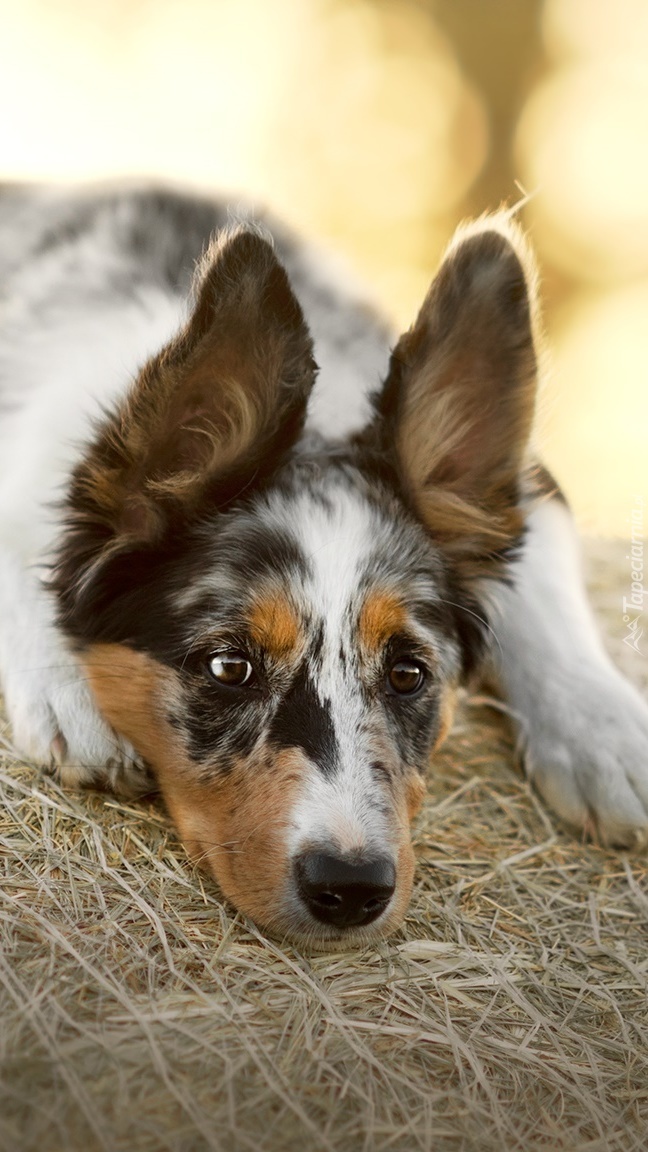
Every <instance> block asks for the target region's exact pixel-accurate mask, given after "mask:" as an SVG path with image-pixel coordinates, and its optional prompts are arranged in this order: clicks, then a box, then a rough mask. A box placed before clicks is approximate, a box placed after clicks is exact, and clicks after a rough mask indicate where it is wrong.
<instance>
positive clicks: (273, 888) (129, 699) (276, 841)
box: [83, 644, 309, 931]
mask: <svg viewBox="0 0 648 1152" xmlns="http://www.w3.org/2000/svg"><path fill="white" fill-rule="evenodd" d="M83 662H84V664H85V668H86V670H87V674H88V679H89V681H90V684H91V687H92V690H93V692H94V694H95V697H96V700H97V703H98V705H99V708H100V710H101V711H102V713H103V715H104V716H105V718H106V719H107V720H108V721H109V723H110V724H112V726H113V727H114V728H115V729H116V731H118V732H120V733H121V734H122V735H124V736H126V737H127V738H128V739H129V740H130V741H131V743H132V744H133V745H134V747H135V748H136V749H137V751H138V752H139V753H140V754H141V755H142V756H143V757H144V758H145V759H146V760H147V761H148V762H149V763H150V764H151V766H152V767H153V770H154V772H155V776H156V778H157V780H158V783H159V786H160V790H161V792H162V795H163V797H164V800H165V802H166V804H167V807H168V809H169V811H170V813H171V816H172V817H173V820H174V821H175V823H176V826H177V828H178V830H179V832H180V835H181V837H182V840H183V842H184V844H185V847H186V849H187V851H188V853H189V855H190V856H191V857H192V858H193V859H194V861H195V862H196V863H198V864H202V866H203V867H206V868H208V869H209V870H210V871H211V872H212V874H213V875H214V877H215V878H216V880H217V881H218V883H219V885H220V887H221V889H222V891H223V893H224V894H225V896H226V897H227V898H228V899H229V900H231V901H232V903H233V904H235V905H236V907H237V908H240V909H241V910H242V911H243V912H245V913H246V914H247V915H249V916H251V917H253V919H254V920H256V921H257V923H259V924H261V925H265V926H266V927H270V928H272V927H273V924H275V925H276V924H279V925H280V928H281V930H282V931H285V930H286V929H287V928H288V920H287V917H286V912H285V907H284V901H285V898H286V896H287V885H288V880H289V859H288V849H287V832H288V828H289V826H290V819H291V812H292V807H293V804H294V801H295V798H296V794H297V792H298V790H299V787H300V783H301V781H302V779H303V776H304V773H305V772H306V771H308V767H309V766H308V763H307V761H306V758H305V757H304V756H303V754H302V753H301V752H299V751H297V750H296V749H287V750H286V751H284V752H281V753H273V755H272V762H271V763H270V762H267V761H265V760H264V758H263V754H262V755H261V757H260V759H259V762H255V763H252V762H250V761H249V760H248V761H241V762H240V763H239V764H237V765H235V766H234V767H233V768H232V769H231V770H230V771H229V772H228V773H227V774H226V775H224V776H223V777H221V778H217V779H215V780H212V781H210V782H209V783H204V782H200V781H199V780H197V778H196V770H195V765H193V764H192V763H191V761H190V759H189V757H188V756H187V753H186V751H185V749H184V748H183V747H182V743H181V738H180V736H179V734H178V731H177V729H175V728H173V727H172V726H171V725H170V724H169V722H168V720H167V718H166V713H167V711H168V708H169V704H170V703H172V702H174V701H177V700H178V697H179V686H178V683H177V680H176V677H175V674H174V673H173V672H172V671H171V670H170V669H168V668H166V667H164V666H163V665H161V664H158V662H157V661H155V660H153V659H152V658H151V657H149V656H147V655H145V654H143V653H140V652H135V651H133V650H132V649H129V648H126V647H124V646H123V645H120V644H98V645H95V646H94V647H92V648H91V649H90V650H89V651H88V652H87V653H86V655H85V657H84V661H83ZM282 916H283V919H282Z"/></svg>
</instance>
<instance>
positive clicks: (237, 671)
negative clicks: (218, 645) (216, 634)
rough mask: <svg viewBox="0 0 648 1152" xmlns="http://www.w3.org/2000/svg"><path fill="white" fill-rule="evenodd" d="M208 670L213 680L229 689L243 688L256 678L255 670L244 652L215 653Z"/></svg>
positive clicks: (209, 659) (211, 657)
mask: <svg viewBox="0 0 648 1152" xmlns="http://www.w3.org/2000/svg"><path fill="white" fill-rule="evenodd" d="M207 669H208V672H209V675H210V676H211V677H212V679H213V680H217V681H218V683H219V684H225V685H226V687H227V688H242V687H243V685H244V684H249V683H250V681H251V680H252V679H253V678H254V668H253V667H252V665H251V664H250V661H249V660H248V658H247V656H245V655H244V654H243V652H214V653H213V654H212V655H211V656H210V657H209V658H208V660H207Z"/></svg>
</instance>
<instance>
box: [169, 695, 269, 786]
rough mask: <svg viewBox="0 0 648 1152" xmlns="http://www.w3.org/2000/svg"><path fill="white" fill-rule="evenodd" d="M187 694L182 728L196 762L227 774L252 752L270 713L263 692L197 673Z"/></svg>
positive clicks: (189, 750) (188, 747)
mask: <svg viewBox="0 0 648 1152" xmlns="http://www.w3.org/2000/svg"><path fill="white" fill-rule="evenodd" d="M185 693H186V694H185V700H186V708H185V710H184V715H183V718H182V728H183V730H184V732H185V734H186V747H187V752H188V753H189V756H190V757H191V759H192V760H193V761H194V762H195V763H197V764H209V766H210V774H214V773H224V772H228V771H229V770H230V769H231V767H232V765H233V763H234V761H235V760H240V759H244V758H245V757H247V756H250V755H251V753H252V751H253V749H254V746H255V745H256V743H257V741H258V739H259V736H260V735H261V732H262V730H263V726H264V721H265V718H266V716H267V705H266V701H265V698H264V696H263V695H262V694H261V693H260V692H258V691H255V690H254V689H246V688H240V689H236V688H223V687H221V686H219V685H217V684H211V683H210V682H209V681H208V680H207V677H206V676H204V677H201V676H200V675H199V674H197V675H195V676H194V677H192V678H191V683H189V684H186V686H185ZM264 705H266V706H265V707H264Z"/></svg>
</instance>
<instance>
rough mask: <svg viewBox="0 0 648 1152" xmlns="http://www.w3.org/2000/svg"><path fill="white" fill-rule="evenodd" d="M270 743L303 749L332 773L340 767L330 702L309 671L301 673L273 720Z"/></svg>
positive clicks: (326, 770) (319, 764) (322, 769)
mask: <svg viewBox="0 0 648 1152" xmlns="http://www.w3.org/2000/svg"><path fill="white" fill-rule="evenodd" d="M269 743H270V744H271V745H272V746H274V747H275V748H277V749H280V748H301V749H302V750H303V751H304V752H305V754H306V755H307V756H308V758H309V760H312V761H313V763H314V764H316V765H317V767H318V768H319V769H320V770H321V771H322V772H323V773H324V775H325V776H330V775H332V774H333V773H334V772H335V769H336V767H337V742H336V739H335V730H334V728H333V720H332V717H331V706H330V703H329V702H328V701H326V702H325V703H324V704H323V703H322V701H321V700H320V698H319V696H318V695H317V692H316V691H315V686H314V684H313V682H312V680H311V679H310V677H309V675H308V673H307V672H306V671H304V670H302V671H300V672H298V674H297V676H296V677H295V680H294V681H293V684H292V687H291V688H290V691H289V692H288V693H287V694H286V696H284V698H283V700H282V701H281V703H280V704H279V707H278V708H277V711H276V712H275V715H274V717H273V719H272V724H271V726H270V732H269Z"/></svg>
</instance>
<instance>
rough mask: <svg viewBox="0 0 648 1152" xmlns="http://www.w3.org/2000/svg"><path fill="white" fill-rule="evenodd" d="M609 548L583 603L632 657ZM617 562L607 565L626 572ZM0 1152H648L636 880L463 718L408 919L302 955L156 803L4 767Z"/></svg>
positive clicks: (643, 950) (500, 726)
mask: <svg viewBox="0 0 648 1152" xmlns="http://www.w3.org/2000/svg"><path fill="white" fill-rule="evenodd" d="M624 552H625V549H624V546H623V544H622V543H620V544H618V545H611V546H607V550H603V549H600V548H599V549H598V550H597V557H598V559H597V557H595V566H594V570H593V586H594V589H595V593H596V595H597V597H598V602H599V606H600V608H601V609H602V613H603V616H604V617H605V616H606V615H607V618H608V631H609V634H610V637H611V646H612V647H613V648H614V649H615V650H616V652H617V653H621V655H622V656H623V657H624V658H625V660H626V662H627V664H628V666H627V668H626V670H627V671H628V672H629V673H630V674H631V675H633V676H634V678H635V679H636V680H637V682H639V683H643V685H644V686H648V659H646V658H642V657H641V656H639V655H636V654H633V653H632V652H630V651H629V650H628V649H625V650H623V651H622V649H623V645H622V636H623V626H622V623H621V614H620V607H619V604H620V594H621V592H620V589H621V588H622V587H623V585H622V584H621V583H620V582H619V581H620V579H621V578H622V566H623V555H624ZM617 568H618V572H617ZM0 790H1V795H0V852H1V856H0V859H1V861H2V885H1V887H0V917H1V922H0V1063H1V1067H2V1076H1V1086H0V1147H1V1148H2V1149H3V1150H4V1149H6V1150H10V1152H23V1150H27V1149H38V1150H39V1152H54V1150H61V1152H77V1150H81V1149H83V1150H84V1152H87V1150H94V1149H109V1150H111V1152H112V1150H123V1152H139V1150H140V1149H141V1150H151V1152H159V1150H162V1149H172V1150H173V1152H198V1150H202V1149H224V1150H227V1152H230V1150H235V1152H238V1150H239V1149H241V1150H243V1149H251V1150H254V1152H256V1150H259V1152H266V1150H267V1152H292V1150H293V1149H294V1150H295V1152H304V1150H305V1149H308V1150H318V1152H319V1150H320V1149H321V1150H325V1149H330V1150H332V1149H335V1150H336V1152H347V1150H348V1152H357V1150H366V1152H374V1150H375V1152H378V1150H381V1152H382V1150H383V1149H384V1150H385V1152H387V1150H388V1149H389V1150H393V1152H410V1150H416V1149H426V1150H430V1152H432V1150H433V1152H446V1150H448V1152H450V1150H452V1152H459V1150H462V1152H469V1150H475V1152H488V1150H491V1149H492V1150H495V1149H497V1150H502V1149H504V1150H506V1152H514V1150H517V1149H520V1150H522V1149H524V1152H535V1150H539V1149H551V1150H552V1152H558V1150H562V1149H564V1150H569V1152H577V1150H579V1152H603V1150H608V1149H610V1150H611V1149H614V1150H618V1152H632V1150H637V1152H640V1150H644V1149H645V1148H646V1146H647V1145H648V883H647V880H648V877H647V870H648V863H647V861H646V859H645V858H644V859H642V858H637V857H630V856H626V855H617V854H614V853H611V852H607V851H604V850H602V849H600V848H597V847H595V846H591V845H587V846H584V845H580V844H578V843H575V842H574V841H573V839H572V838H571V837H570V836H569V834H568V833H565V832H564V831H562V830H561V829H559V828H557V827H555V826H554V823H553V821H552V819H551V817H550V816H549V815H547V813H546V812H545V811H544V810H543V808H542V806H541V805H540V804H539V803H538V802H537V800H536V799H535V797H534V795H533V793H532V792H531V791H530V789H529V788H528V787H527V785H526V783H525V782H524V780H523V779H522V777H521V775H520V773H519V772H517V771H515V770H514V768H513V752H512V744H511V738H510V735H509V733H508V731H507V729H506V727H505V725H504V722H503V721H502V720H501V718H499V717H498V715H497V713H496V712H494V711H493V710H492V709H490V708H488V707H486V706H484V705H483V704H480V703H479V702H475V703H472V704H471V705H470V706H469V708H467V710H466V711H465V713H464V716H463V719H462V720H461V722H460V724H459V725H458V727H457V730H456V731H455V734H454V737H453V739H452V742H451V744H450V745H449V747H448V749H447V752H446V754H445V755H444V756H443V757H441V758H440V760H439V764H438V766H437V768H436V771H435V773H434V778H433V780H432V783H431V787H430V795H429V799H428V802H427V806H426V808H425V811H424V813H423V816H422V818H421V819H420V821H419V823H418V828H417V833H416V838H417V843H418V857H419V869H418V879H417V885H416V889H415V894H414V899H413V901H412V905H411V909H410V913H409V916H408V918H407V922H406V925H405V928H404V930H403V931H401V933H400V934H399V935H398V936H396V937H394V938H392V939H390V940H389V941H387V942H386V943H385V944H384V945H383V946H381V947H380V948H379V949H378V950H375V951H374V950H372V951H365V952H355V953H350V954H349V953H345V954H342V953H341V954H337V955H322V956H315V957H306V956H304V955H301V954H300V953H299V951H298V950H296V949H295V948H292V947H290V946H283V947H281V946H278V945H277V944H274V943H272V942H269V941H267V940H265V939H263V937H262V936H261V935H260V934H259V933H258V932H257V931H256V930H255V929H254V927H253V926H252V925H250V924H249V923H247V922H243V921H242V920H241V918H240V917H238V916H234V915H233V913H232V911H231V909H229V908H225V907H223V906H222V905H221V904H220V902H219V899H218V894H217V892H216V890H215V887H214V886H213V885H212V883H211V882H210V881H209V880H207V879H205V878H204V877H202V876H201V875H199V874H198V873H197V872H194V871H192V869H191V868H190V867H189V865H188V864H187V862H186V860H185V857H184V853H183V851H182V848H181V846H180V844H179V843H178V841H177V839H176V837H175V835H174V833H173V832H172V830H171V829H170V827H169V824H168V822H167V819H166V817H165V816H164V814H163V812H162V811H161V810H160V809H159V808H157V807H156V806H154V805H151V806H147V805H146V804H144V805H141V806H128V805H124V804H120V803H118V802H116V801H111V800H108V801H107V802H106V801H105V800H104V799H102V798H101V797H100V796H95V795H78V794H77V795H74V794H69V793H67V794H66V793H64V792H63V791H61V789H59V788H58V787H57V786H56V785H54V784H53V783H51V782H49V781H46V780H43V779H42V778H41V777H40V776H39V775H38V774H37V773H36V772H35V771H34V770H33V769H31V768H29V767H25V766H22V765H20V764H19V763H17V762H16V761H15V760H14V759H12V758H11V756H10V755H7V756H6V757H5V758H4V760H3V762H2V765H1V767H0Z"/></svg>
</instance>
